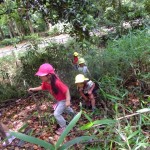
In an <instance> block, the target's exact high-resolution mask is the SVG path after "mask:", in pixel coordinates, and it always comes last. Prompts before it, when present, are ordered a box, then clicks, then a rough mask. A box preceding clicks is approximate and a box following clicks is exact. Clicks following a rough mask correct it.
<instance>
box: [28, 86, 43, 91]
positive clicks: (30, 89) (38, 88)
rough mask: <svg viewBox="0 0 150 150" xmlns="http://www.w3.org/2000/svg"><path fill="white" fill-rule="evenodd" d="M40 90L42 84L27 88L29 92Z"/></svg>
mask: <svg viewBox="0 0 150 150" xmlns="http://www.w3.org/2000/svg"><path fill="white" fill-rule="evenodd" d="M41 90H42V86H38V87H35V88H29V89H28V91H29V92H32V91H41Z"/></svg>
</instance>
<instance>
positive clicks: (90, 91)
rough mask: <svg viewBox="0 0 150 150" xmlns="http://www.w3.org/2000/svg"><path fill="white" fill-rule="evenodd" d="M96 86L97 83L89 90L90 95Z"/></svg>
mask: <svg viewBox="0 0 150 150" xmlns="http://www.w3.org/2000/svg"><path fill="white" fill-rule="evenodd" d="M94 88H95V83H93V85H92V87H91V88H90V90H89V91H88V94H89V95H91V94H92V91H93V89H94Z"/></svg>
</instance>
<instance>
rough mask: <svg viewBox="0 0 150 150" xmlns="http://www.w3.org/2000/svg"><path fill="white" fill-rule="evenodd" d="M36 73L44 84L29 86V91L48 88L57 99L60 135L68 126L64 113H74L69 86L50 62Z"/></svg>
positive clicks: (55, 111)
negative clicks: (56, 72)
mask: <svg viewBox="0 0 150 150" xmlns="http://www.w3.org/2000/svg"><path fill="white" fill-rule="evenodd" d="M35 75H36V76H39V77H40V79H41V80H42V85H40V86H38V87H35V88H29V89H28V91H40V90H47V91H48V92H49V93H50V94H51V95H52V96H53V97H54V98H55V99H56V100H57V104H56V106H55V107H54V117H55V118H56V121H57V123H58V124H59V126H60V128H59V129H58V130H56V133H57V134H58V135H60V134H62V132H63V131H64V130H65V128H66V120H65V119H64V117H63V116H62V113H63V112H65V111H66V112H67V113H70V114H72V115H74V111H73V110H72V108H71V107H70V92H69V88H68V87H67V86H66V85H65V84H64V83H63V82H62V81H61V80H60V79H59V78H58V76H57V75H56V74H55V72H54V68H53V67H52V66H51V65H50V64H48V63H45V64H42V65H41V66H40V67H39V70H38V72H37V73H36V74H35Z"/></svg>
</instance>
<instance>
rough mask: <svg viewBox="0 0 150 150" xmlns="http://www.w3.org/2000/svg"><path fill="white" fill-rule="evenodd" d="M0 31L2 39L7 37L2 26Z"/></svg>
mask: <svg viewBox="0 0 150 150" xmlns="http://www.w3.org/2000/svg"><path fill="white" fill-rule="evenodd" d="M0 33H1V37H2V40H3V39H4V38H5V36H4V32H3V30H2V28H1V27H0Z"/></svg>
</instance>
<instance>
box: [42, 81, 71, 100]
mask: <svg viewBox="0 0 150 150" xmlns="http://www.w3.org/2000/svg"><path fill="white" fill-rule="evenodd" d="M55 84H56V87H58V94H57V95H56V94H54V93H53V91H52V87H51V85H50V84H49V83H47V82H43V83H42V90H47V91H49V93H50V94H51V95H52V96H53V97H54V98H55V99H56V100H58V101H61V100H65V99H66V92H67V90H68V87H67V86H66V85H65V84H64V83H63V82H62V81H60V80H59V79H57V80H56V83H55Z"/></svg>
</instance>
